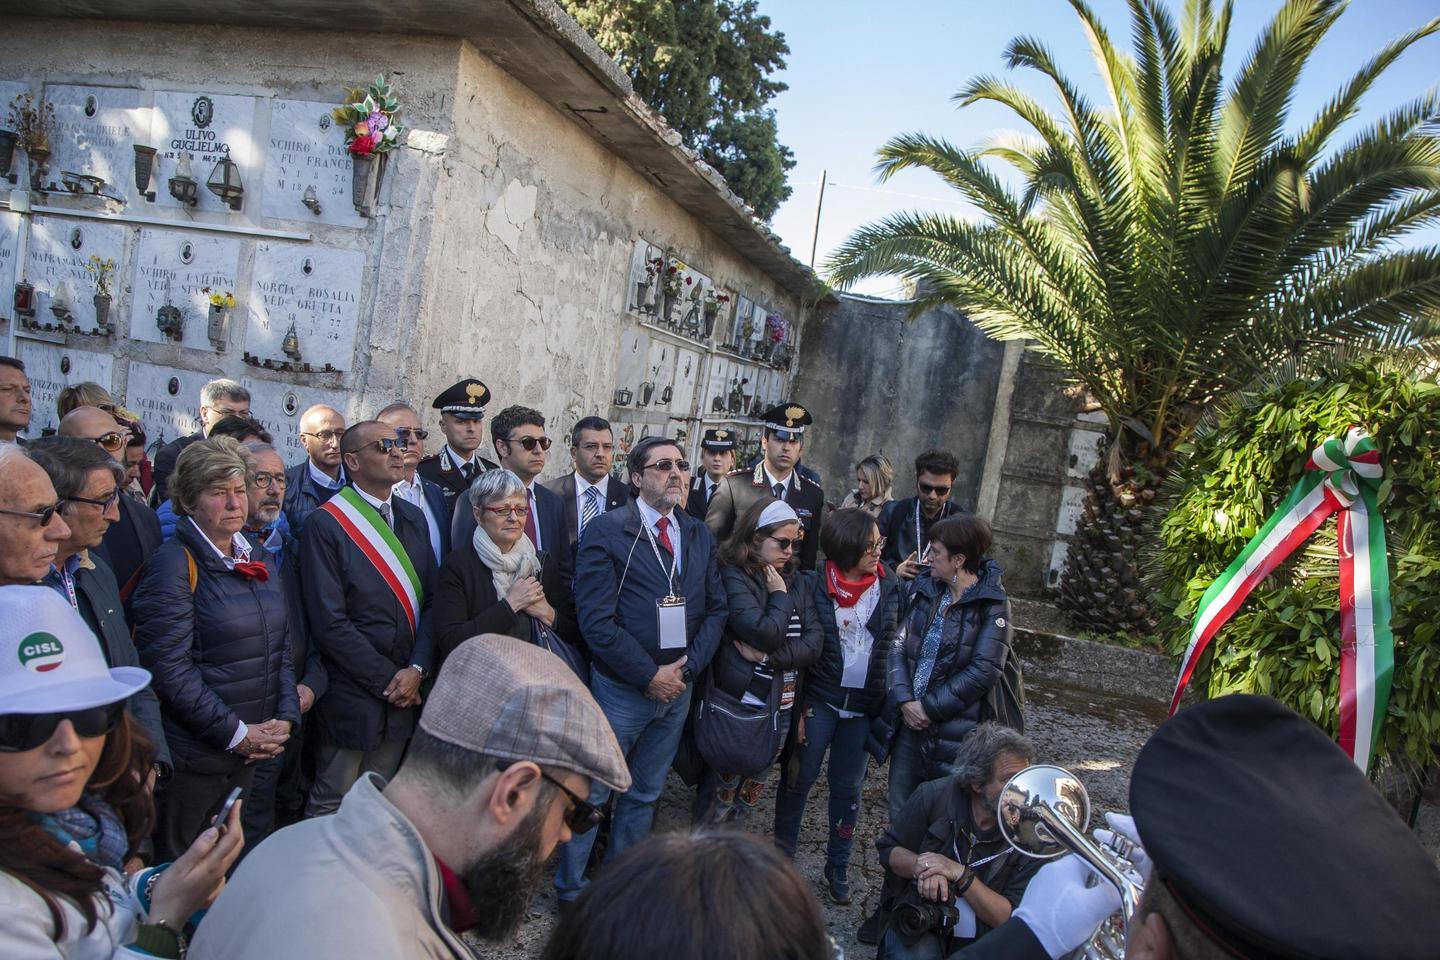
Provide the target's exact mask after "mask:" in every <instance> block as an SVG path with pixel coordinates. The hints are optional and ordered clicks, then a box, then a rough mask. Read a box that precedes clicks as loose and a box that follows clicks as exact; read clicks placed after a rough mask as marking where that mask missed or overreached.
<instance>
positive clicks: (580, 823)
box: [540, 770, 604, 835]
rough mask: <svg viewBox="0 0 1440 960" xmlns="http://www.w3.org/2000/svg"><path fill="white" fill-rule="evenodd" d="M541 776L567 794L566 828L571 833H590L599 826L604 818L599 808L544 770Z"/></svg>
mask: <svg viewBox="0 0 1440 960" xmlns="http://www.w3.org/2000/svg"><path fill="white" fill-rule="evenodd" d="M540 776H542V777H544V778H545V782H547V783H551V784H554V785H555V786H556V787H558V788H559V790H560V792H561V793H563V794H565V796H566V798H568V799H569V801H570V806H569V808H568V809H567V810H566V811H565V826H567V827H569V828H570V832H571V833H573V834H577V835H578V834H582V833H589V832H590V831H591V830H593V829H595V828H596V827H597V826H599V824H600V820H601V818H602V817H603V816H604V814H603V813H602V812H601V810H600V808H599V807H597V806H595V804H593V803H591V802H590V801H589V800H587V799H585V798H584V797H582V796H580V795H579V794H577V793H575V791H573V790H571V789H570V788H569V787H567V786H565V784H563V783H561V782H560V781H559V780H556V779H555V778H554V777H552V776H550V774H548V773H546V772H545V771H544V770H541V771H540Z"/></svg>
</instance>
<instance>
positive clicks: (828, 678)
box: [805, 570, 904, 716]
mask: <svg viewBox="0 0 1440 960" xmlns="http://www.w3.org/2000/svg"><path fill="white" fill-rule="evenodd" d="M903 595H904V590H903V588H902V587H901V581H900V578H899V577H897V576H895V575H894V573H891V572H889V571H886V573H885V576H883V577H881V578H880V599H879V600H878V601H876V603H875V611H874V612H873V613H872V614H870V619H869V620H867V621H866V623H865V626H866V628H867V629H868V630H869V631H870V636H871V637H873V638H874V643H873V644H872V646H871V647H870V669H869V671H868V672H867V673H866V674H865V686H864V687H858V688H854V689H847V688H846V687H843V686H841V685H840V681H841V680H842V679H843V678H844V675H845V654H844V651H842V650H841V649H840V626H839V624H837V623H836V622H835V610H836V607H835V601H834V599H833V598H831V596H830V593H829V591H827V590H826V589H825V574H824V571H823V570H822V571H821V573H820V575H819V576H817V577H816V578H815V612H816V613H818V614H819V616H820V626H821V627H823V628H824V630H825V646H824V648H823V649H822V650H821V651H820V659H818V660H816V661H815V663H814V665H813V666H811V667H810V669H809V671H807V673H806V675H805V691H806V692H805V696H806V698H807V699H811V700H821V701H824V702H825V703H828V704H829V705H830V706H832V707H835V708H837V709H840V710H851V711H854V712H855V713H864V714H866V715H868V716H874V715H875V714H877V713H879V712H880V709H881V708H882V707H883V706H885V690H886V681H887V673H886V671H887V669H888V658H889V655H890V643H891V641H892V640H894V638H895V628H896V626H897V625H898V624H899V621H900V609H901V605H902V598H903Z"/></svg>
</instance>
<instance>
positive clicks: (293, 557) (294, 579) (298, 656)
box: [245, 513, 330, 700]
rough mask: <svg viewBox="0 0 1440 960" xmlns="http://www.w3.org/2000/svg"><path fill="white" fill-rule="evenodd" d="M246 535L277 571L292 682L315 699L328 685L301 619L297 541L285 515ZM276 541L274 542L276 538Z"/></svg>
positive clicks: (302, 597) (306, 625) (302, 596)
mask: <svg viewBox="0 0 1440 960" xmlns="http://www.w3.org/2000/svg"><path fill="white" fill-rule="evenodd" d="M245 534H246V536H248V537H250V539H252V540H258V541H259V542H260V546H261V547H262V548H264V549H265V551H266V552H267V553H269V554H270V556H271V557H272V558H274V560H275V564H276V566H278V567H279V568H280V584H281V586H283V587H284V588H285V609H286V611H287V619H288V621H289V624H290V663H291V665H292V666H293V668H294V670H295V682H296V683H303V684H304V685H305V686H307V687H309V688H310V692H311V693H313V694H314V695H315V699H316V700H319V699H320V697H321V696H322V695H324V693H325V691H326V689H328V688H329V686H330V677H329V675H328V674H327V673H326V671H325V663H324V661H323V660H321V659H320V650H319V649H318V648H317V647H316V646H315V645H314V644H312V643H311V642H310V624H309V623H307V622H306V620H305V592H304V588H303V586H302V585H301V582H300V541H299V540H296V539H295V538H294V537H292V536H291V535H290V529H289V527H288V526H286V521H285V514H284V513H281V514H280V517H279V519H278V520H277V521H276V526H275V528H274V529H270V530H246V531H245ZM276 538H278V540H277V539H276Z"/></svg>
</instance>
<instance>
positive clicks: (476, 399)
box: [430, 377, 490, 420]
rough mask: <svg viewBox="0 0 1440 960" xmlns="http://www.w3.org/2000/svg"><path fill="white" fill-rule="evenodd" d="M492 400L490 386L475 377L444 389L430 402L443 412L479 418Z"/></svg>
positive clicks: (483, 414) (467, 417) (469, 418)
mask: <svg viewBox="0 0 1440 960" xmlns="http://www.w3.org/2000/svg"><path fill="white" fill-rule="evenodd" d="M489 402H490V388H489V387H487V386H485V384H483V383H481V382H480V381H479V380H476V379H474V378H473V377H471V378H469V379H466V380H461V381H460V382H459V383H457V384H455V385H454V386H453V387H449V388H447V389H446V390H444V391H442V392H441V394H440V395H439V396H438V397H436V398H435V399H434V400H433V401H432V402H431V404H430V406H432V407H434V408H435V409H436V410H439V411H440V412H441V413H453V414H454V415H455V416H457V417H459V418H460V419H462V420H479V419H481V418H482V417H484V416H485V404H487V403H489Z"/></svg>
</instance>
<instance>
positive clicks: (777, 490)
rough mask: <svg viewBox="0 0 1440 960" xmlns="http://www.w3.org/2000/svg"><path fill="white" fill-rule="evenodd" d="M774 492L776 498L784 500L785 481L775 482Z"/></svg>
mask: <svg viewBox="0 0 1440 960" xmlns="http://www.w3.org/2000/svg"><path fill="white" fill-rule="evenodd" d="M772 492H773V493H774V494H775V499H776V500H784V499H785V484H783V483H777V484H775V486H774V488H773V490H772Z"/></svg>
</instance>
